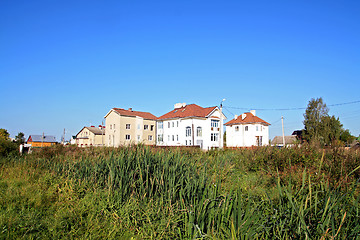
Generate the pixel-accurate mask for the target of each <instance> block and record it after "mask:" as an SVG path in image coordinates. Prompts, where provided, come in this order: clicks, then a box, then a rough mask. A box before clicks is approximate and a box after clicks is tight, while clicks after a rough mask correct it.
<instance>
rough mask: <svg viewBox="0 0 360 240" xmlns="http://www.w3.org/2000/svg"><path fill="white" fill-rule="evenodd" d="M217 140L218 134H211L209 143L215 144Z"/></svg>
mask: <svg viewBox="0 0 360 240" xmlns="http://www.w3.org/2000/svg"><path fill="white" fill-rule="evenodd" d="M218 140H219V133H211V141H212V142H217V141H218Z"/></svg>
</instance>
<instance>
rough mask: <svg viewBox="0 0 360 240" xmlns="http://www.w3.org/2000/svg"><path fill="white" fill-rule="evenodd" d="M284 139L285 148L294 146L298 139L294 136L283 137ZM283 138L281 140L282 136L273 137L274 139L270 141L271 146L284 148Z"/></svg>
mask: <svg viewBox="0 0 360 240" xmlns="http://www.w3.org/2000/svg"><path fill="white" fill-rule="evenodd" d="M284 138H285V146H286V147H292V146H295V145H296V143H297V141H298V138H297V137H296V135H291V136H284ZM284 138H283V136H276V137H274V139H273V140H272V141H271V146H277V147H283V146H284Z"/></svg>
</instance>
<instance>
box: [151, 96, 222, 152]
mask: <svg viewBox="0 0 360 240" xmlns="http://www.w3.org/2000/svg"><path fill="white" fill-rule="evenodd" d="M222 119H226V117H225V116H224V114H222V113H220V109H219V108H218V107H216V106H214V107H206V108H203V107H200V106H198V105H196V104H189V105H186V104H185V103H177V104H175V105H174V109H173V110H171V111H170V112H168V113H166V114H164V115H162V116H161V117H159V118H158V121H157V145H158V146H199V147H200V148H201V149H204V150H208V149H211V148H219V147H222V141H221V140H222V139H221V138H222V134H221V133H222V129H223V128H222V122H221V120H222Z"/></svg>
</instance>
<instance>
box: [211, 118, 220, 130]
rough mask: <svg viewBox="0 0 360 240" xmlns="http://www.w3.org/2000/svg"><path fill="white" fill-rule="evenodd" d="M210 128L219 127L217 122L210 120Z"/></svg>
mask: <svg viewBox="0 0 360 240" xmlns="http://www.w3.org/2000/svg"><path fill="white" fill-rule="evenodd" d="M211 127H214V128H217V127H219V120H214V119H211Z"/></svg>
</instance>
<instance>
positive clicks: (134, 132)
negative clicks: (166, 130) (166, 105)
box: [105, 108, 156, 147]
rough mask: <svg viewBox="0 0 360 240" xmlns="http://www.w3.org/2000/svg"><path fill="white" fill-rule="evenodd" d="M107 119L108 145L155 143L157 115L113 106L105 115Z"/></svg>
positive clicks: (106, 139) (106, 134)
mask: <svg viewBox="0 0 360 240" xmlns="http://www.w3.org/2000/svg"><path fill="white" fill-rule="evenodd" d="M105 121H106V124H105V144H106V146H111V147H119V146H124V145H129V144H138V143H143V144H145V145H155V136H156V116H154V115H153V114H151V113H149V112H140V111H133V110H132V108H129V109H128V110H125V109H122V108H112V109H111V110H110V111H109V112H108V113H107V114H106V115H105Z"/></svg>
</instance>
